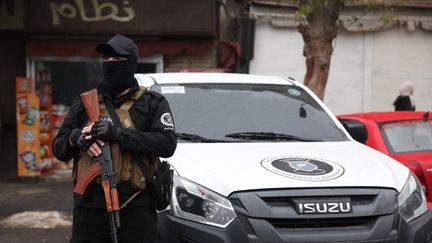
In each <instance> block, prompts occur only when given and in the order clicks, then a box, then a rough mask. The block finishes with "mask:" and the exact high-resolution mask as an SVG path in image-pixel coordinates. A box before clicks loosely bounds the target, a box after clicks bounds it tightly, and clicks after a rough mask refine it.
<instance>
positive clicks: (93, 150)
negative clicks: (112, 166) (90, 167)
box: [76, 123, 104, 158]
mask: <svg viewBox="0 0 432 243" xmlns="http://www.w3.org/2000/svg"><path fill="white" fill-rule="evenodd" d="M92 127H93V123H92V124H90V125H88V126H86V127H84V128H83V129H82V131H81V134H80V135H79V137H78V140H77V143H76V144H77V146H78V147H80V148H81V149H82V150H84V151H86V152H87V154H88V155H90V156H91V157H93V158H95V157H97V156H99V155H100V154H101V153H102V150H101V146H103V145H104V142H103V141H102V140H100V139H94V138H92V136H91V135H90V131H91V129H92Z"/></svg>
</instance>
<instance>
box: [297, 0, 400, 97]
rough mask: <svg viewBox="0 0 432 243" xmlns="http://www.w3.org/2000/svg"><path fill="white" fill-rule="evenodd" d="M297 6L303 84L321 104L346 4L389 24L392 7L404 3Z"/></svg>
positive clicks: (305, 1)
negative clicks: (355, 5) (302, 45)
mask: <svg viewBox="0 0 432 243" xmlns="http://www.w3.org/2000/svg"><path fill="white" fill-rule="evenodd" d="M296 2H297V4H298V13H299V15H300V16H302V17H303V21H300V24H299V26H298V30H299V32H300V33H301V35H302V37H303V40H304V48H303V55H304V56H305V57H306V74H305V78H304V84H305V85H306V86H308V87H309V88H310V89H311V90H312V91H313V92H314V93H315V94H316V95H317V96H318V97H319V98H320V99H321V100H322V99H324V92H325V88H326V85H327V79H328V75H329V70H330V61H331V56H332V53H333V41H334V39H335V38H336V36H337V34H338V33H339V32H340V31H341V30H342V29H343V25H342V22H341V21H339V15H340V13H341V12H342V10H343V8H344V7H345V3H347V2H349V3H350V4H357V5H359V6H364V13H363V15H365V14H366V13H368V12H379V13H380V15H381V17H380V20H381V21H383V22H384V23H388V22H391V21H392V20H393V17H394V8H393V7H392V6H396V5H400V6H403V5H404V3H405V0H297V1H296ZM360 18H361V16H360V17H358V16H353V20H352V23H354V22H356V21H358V20H359V19H360Z"/></svg>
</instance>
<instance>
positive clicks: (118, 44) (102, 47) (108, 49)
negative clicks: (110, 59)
mask: <svg viewBox="0 0 432 243" xmlns="http://www.w3.org/2000/svg"><path fill="white" fill-rule="evenodd" d="M96 50H97V51H98V52H100V53H112V51H113V50H114V51H115V52H117V53H118V54H120V55H126V56H129V55H131V56H134V57H135V59H136V60H138V48H137V46H136V45H135V43H134V42H133V41H132V40H131V39H129V38H127V37H125V36H123V35H119V34H117V35H115V36H114V37H112V38H111V39H109V41H107V42H104V43H101V44H99V45H98V46H97V47H96Z"/></svg>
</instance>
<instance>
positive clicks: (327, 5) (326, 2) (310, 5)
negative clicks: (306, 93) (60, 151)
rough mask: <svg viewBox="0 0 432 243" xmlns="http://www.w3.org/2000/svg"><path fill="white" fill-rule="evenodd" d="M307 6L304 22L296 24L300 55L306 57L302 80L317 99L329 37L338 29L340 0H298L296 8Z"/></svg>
mask: <svg viewBox="0 0 432 243" xmlns="http://www.w3.org/2000/svg"><path fill="white" fill-rule="evenodd" d="M302 6H303V7H305V6H307V9H308V10H309V11H308V13H305V15H306V20H307V23H301V24H300V25H299V27H298V29H299V31H300V33H301V34H302V36H303V40H304V48H303V55H304V56H305V57H306V74H305V78H304V84H305V85H306V86H307V87H309V88H310V89H311V90H312V91H313V92H314V93H315V94H316V95H317V96H318V97H319V98H320V99H321V100H322V99H324V92H325V88H326V85H327V79H328V75H329V70H330V60H331V55H332V53H333V40H334V38H335V37H336V35H337V33H338V31H339V23H338V18H339V14H340V12H341V10H342V8H343V6H344V4H343V0H300V1H299V9H300V11H301V9H302Z"/></svg>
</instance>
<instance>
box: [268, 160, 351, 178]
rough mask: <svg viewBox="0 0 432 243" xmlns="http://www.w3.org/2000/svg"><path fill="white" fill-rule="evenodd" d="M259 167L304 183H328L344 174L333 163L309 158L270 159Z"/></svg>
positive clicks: (339, 167)
mask: <svg viewBox="0 0 432 243" xmlns="http://www.w3.org/2000/svg"><path fill="white" fill-rule="evenodd" d="M261 165H262V166H263V167H264V168H266V169H267V170H269V171H271V172H273V173H275V174H278V175H281V176H285V177H288V178H291V179H297V180H304V181H328V180H333V179H336V178H338V177H339V176H341V175H342V174H343V173H344V168H343V167H342V166H340V165H339V164H337V163H335V162H332V161H328V160H323V159H315V158H310V157H295V156H293V157H291V156H289V157H288V156H281V157H270V158H266V159H264V160H263V161H261Z"/></svg>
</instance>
